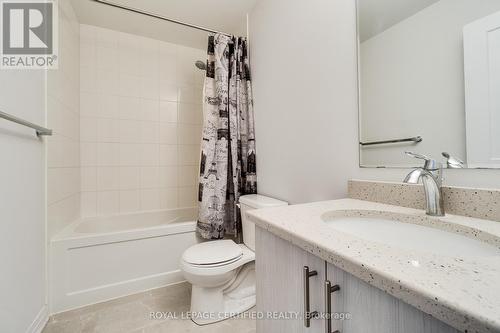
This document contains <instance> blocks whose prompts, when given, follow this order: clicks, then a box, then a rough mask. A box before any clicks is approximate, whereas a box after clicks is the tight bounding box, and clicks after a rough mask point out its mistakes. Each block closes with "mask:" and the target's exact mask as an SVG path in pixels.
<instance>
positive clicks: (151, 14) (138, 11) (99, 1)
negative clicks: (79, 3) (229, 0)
mask: <svg viewBox="0 0 500 333" xmlns="http://www.w3.org/2000/svg"><path fill="white" fill-rule="evenodd" d="M91 1H94V2H98V3H100V4H103V5H108V6H111V7H115V8H119V9H124V10H127V11H129V12H133V13H137V14H142V15H146V16H149V17H154V18H157V19H160V20H164V21H168V22H171V23H176V24H180V25H183V26H185V27H189V28H194V29H198V30H202V31H206V32H211V33H214V34H217V33H219V34H223V35H226V36H228V37H232V35H231V34H228V33H225V32H221V31H217V30H212V29H208V28H205V27H202V26H199V25H194V24H191V23H186V22H182V21H178V20H174V19H171V18H168V17H165V16H161V15H157V14H154V13H151V12H147V11H143V10H140V9H137V8H133V7H129V6H124V5H119V4H117V3H115V2H111V1H107V0H91Z"/></svg>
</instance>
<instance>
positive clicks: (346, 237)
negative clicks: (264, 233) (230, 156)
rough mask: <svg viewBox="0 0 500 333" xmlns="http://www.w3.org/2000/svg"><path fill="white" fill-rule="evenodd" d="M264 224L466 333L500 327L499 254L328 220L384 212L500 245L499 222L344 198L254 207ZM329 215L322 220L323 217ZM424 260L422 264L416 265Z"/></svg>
mask: <svg viewBox="0 0 500 333" xmlns="http://www.w3.org/2000/svg"><path fill="white" fill-rule="evenodd" d="M247 214H248V217H249V218H250V219H251V220H252V221H253V222H255V223H256V225H258V226H259V227H261V228H263V229H266V230H268V231H269V232H271V233H273V234H275V235H277V236H279V237H280V238H283V239H285V240H287V241H290V242H291V243H293V244H295V245H297V246H298V247H300V248H302V249H304V250H306V251H308V252H310V253H312V254H314V255H316V256H318V257H320V258H322V259H324V260H326V261H327V262H330V263H332V264H334V265H335V266H337V267H339V268H341V269H343V270H345V271H346V272H348V273H350V274H352V275H354V276H356V277H358V278H359V279H361V280H363V281H365V282H367V283H369V284H371V285H373V286H375V287H377V288H379V289H382V290H384V291H386V292H387V293H389V294H390V295H392V296H394V297H396V298H398V299H401V300H402V301H404V302H406V303H408V304H410V305H413V306H414V307H416V308H418V309H420V310H421V311H423V312H425V313H428V314H430V315H432V316H433V317H435V318H437V319H439V320H441V321H443V322H445V323H447V324H448V325H450V326H452V327H454V328H456V329H458V330H461V331H463V332H468V333H471V332H481V333H482V332H500V256H491V257H469V256H467V255H466V254H465V255H464V256H463V257H450V256H442V255H437V254H434V253H432V251H431V250H429V251H426V252H420V251H409V250H405V249H401V248H394V247H390V246H388V245H385V244H383V243H378V242H372V241H368V240H363V239H360V238H356V237H354V236H353V235H350V234H347V233H342V232H340V231H337V230H335V229H333V228H332V227H330V226H328V224H327V223H325V222H323V219H324V218H325V217H326V218H328V216H329V215H331V216H338V215H349V216H377V217H383V218H386V219H391V220H398V221H401V222H405V223H412V224H420V225H425V226H430V227H434V228H438V229H441V230H445V231H450V232H453V233H457V234H461V235H463V236H466V237H469V238H474V239H478V240H481V241H483V242H486V243H488V244H490V245H493V246H495V247H496V248H500V223H498V222H492V221H487V220H480V219H475V218H470V217H462V216H456V215H447V216H446V217H440V218H434V217H428V216H426V215H425V213H424V212H423V211H422V210H416V209H411V208H404V207H399V206H391V205H385V204H380V203H375V202H369V201H361V200H354V199H342V200H334V201H325V202H317V203H311V204H304V205H294V206H288V207H276V208H267V209H260V210H254V211H250V212H248V213H247ZM322 217H323V219H322ZM415 263H418V265H415Z"/></svg>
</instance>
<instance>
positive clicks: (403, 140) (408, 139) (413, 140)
mask: <svg viewBox="0 0 500 333" xmlns="http://www.w3.org/2000/svg"><path fill="white" fill-rule="evenodd" d="M423 140H424V139H423V138H422V137H421V136H415V137H413V138H404V139H394V140H385V141H371V142H360V143H359V144H360V145H362V146H373V145H383V144H387V143H401V142H414V143H419V142H422V141H423Z"/></svg>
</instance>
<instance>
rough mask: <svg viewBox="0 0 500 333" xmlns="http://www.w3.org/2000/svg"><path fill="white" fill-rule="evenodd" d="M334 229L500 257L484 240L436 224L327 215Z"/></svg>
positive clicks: (405, 245)
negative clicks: (456, 232)
mask: <svg viewBox="0 0 500 333" xmlns="http://www.w3.org/2000/svg"><path fill="white" fill-rule="evenodd" d="M323 221H324V222H325V223H327V224H328V225H329V226H330V227H331V228H333V229H335V230H338V231H341V232H344V233H348V234H351V235H352V236H354V237H357V238H360V239H363V240H367V241H373V242H378V243H382V244H385V245H388V246H391V247H397V248H400V249H406V250H412V251H418V252H426V253H432V254H437V255H445V256H451V257H458V258H460V257H492V256H500V249H498V248H496V247H494V246H492V245H489V244H487V243H485V242H482V241H477V240H474V239H471V238H468V237H465V236H462V235H459V234H455V233H451V232H446V231H443V230H439V229H435V228H432V227H427V226H422V225H417V224H411V223H404V222H399V221H393V220H389V219H385V218H383V217H372V216H369V217H357V216H356V217H344V216H338V217H331V216H330V217H323Z"/></svg>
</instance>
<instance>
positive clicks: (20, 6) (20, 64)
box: [1, 0, 57, 69]
mask: <svg viewBox="0 0 500 333" xmlns="http://www.w3.org/2000/svg"><path fill="white" fill-rule="evenodd" d="M1 9H2V12H1V18H2V33H1V36H2V59H1V67H2V68H16V69H20V68H24V69H33V68H55V67H56V66H57V55H56V50H57V29H56V28H57V25H56V23H57V5H56V4H55V3H54V2H52V1H51V0H31V1H29V2H26V1H13V0H3V1H1Z"/></svg>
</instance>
